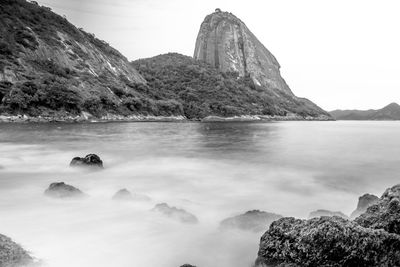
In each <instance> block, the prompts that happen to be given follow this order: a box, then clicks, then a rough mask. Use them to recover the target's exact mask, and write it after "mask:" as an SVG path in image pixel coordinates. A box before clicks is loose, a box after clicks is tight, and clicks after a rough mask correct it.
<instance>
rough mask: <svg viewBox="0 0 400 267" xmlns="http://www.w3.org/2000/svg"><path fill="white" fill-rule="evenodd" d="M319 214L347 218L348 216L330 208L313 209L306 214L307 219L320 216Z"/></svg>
mask: <svg viewBox="0 0 400 267" xmlns="http://www.w3.org/2000/svg"><path fill="white" fill-rule="evenodd" d="M321 216H329V217H332V216H338V217H342V218H343V219H348V218H349V216H347V215H346V214H344V213H343V212H341V211H330V210H315V211H312V212H310V214H309V215H308V218H309V219H312V218H317V217H321Z"/></svg>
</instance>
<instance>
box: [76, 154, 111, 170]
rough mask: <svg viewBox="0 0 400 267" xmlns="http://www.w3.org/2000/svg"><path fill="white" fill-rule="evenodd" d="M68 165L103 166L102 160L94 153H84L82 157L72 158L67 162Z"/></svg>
mask: <svg viewBox="0 0 400 267" xmlns="http://www.w3.org/2000/svg"><path fill="white" fill-rule="evenodd" d="M69 166H71V167H77V166H79V167H81V166H84V167H97V168H103V161H102V160H101V159H100V157H99V156H97V155H96V154H89V155H86V156H85V157H84V158H80V157H75V158H73V159H72V161H71V163H70V164H69Z"/></svg>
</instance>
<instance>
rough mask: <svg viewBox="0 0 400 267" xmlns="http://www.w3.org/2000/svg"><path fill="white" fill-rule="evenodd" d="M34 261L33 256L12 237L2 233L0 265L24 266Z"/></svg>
mask: <svg viewBox="0 0 400 267" xmlns="http://www.w3.org/2000/svg"><path fill="white" fill-rule="evenodd" d="M32 263H33V258H32V257H31V256H30V255H29V254H28V252H27V251H26V250H25V249H23V248H22V247H21V246H20V245H18V244H17V243H15V242H14V241H12V240H11V238H9V237H7V236H5V235H2V234H0V266H1V267H23V266H27V265H30V264H32Z"/></svg>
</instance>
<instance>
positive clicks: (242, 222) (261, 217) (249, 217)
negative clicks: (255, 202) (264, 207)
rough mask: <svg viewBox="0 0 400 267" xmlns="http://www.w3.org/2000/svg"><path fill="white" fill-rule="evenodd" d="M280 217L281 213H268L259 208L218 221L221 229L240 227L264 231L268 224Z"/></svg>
mask: <svg viewBox="0 0 400 267" xmlns="http://www.w3.org/2000/svg"><path fill="white" fill-rule="evenodd" d="M280 218H282V215H279V214H275V213H269V212H265V211H260V210H251V211H247V212H246V213H244V214H240V215H238V216H234V217H230V218H227V219H225V220H223V221H221V223H220V227H221V228H222V229H232V228H236V229H241V230H248V231H253V232H260V231H265V230H266V229H268V227H269V225H270V224H271V223H272V222H273V221H276V220H278V219H280Z"/></svg>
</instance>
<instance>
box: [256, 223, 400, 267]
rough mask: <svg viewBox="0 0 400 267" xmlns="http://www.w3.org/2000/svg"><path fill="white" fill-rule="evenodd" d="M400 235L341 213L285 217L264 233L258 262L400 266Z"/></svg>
mask: <svg viewBox="0 0 400 267" xmlns="http://www.w3.org/2000/svg"><path fill="white" fill-rule="evenodd" d="M399 248H400V236H398V235H395V234H390V233H387V232H385V231H383V230H373V229H368V228H364V227H361V226H359V225H358V224H357V223H355V222H353V221H348V220H345V219H342V218H340V217H320V218H314V219H310V220H299V219H295V218H282V219H279V220H278V221H275V222H273V223H272V224H271V226H270V228H269V230H268V231H267V232H266V233H265V234H264V235H263V236H262V237H261V241H260V249H259V251H258V258H257V260H256V266H259V267H261V266H291V267H295V266H298V267H300V266H400V249H399Z"/></svg>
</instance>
